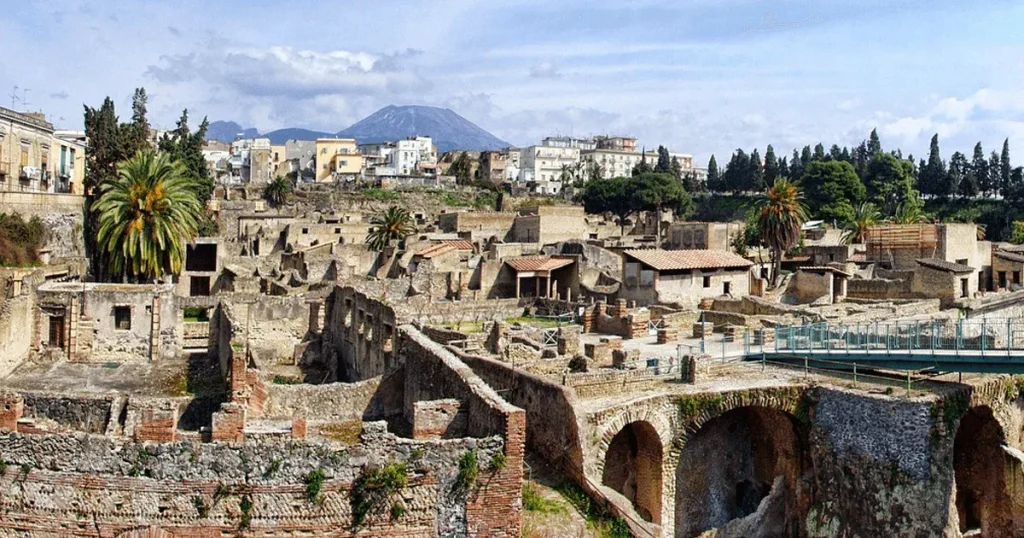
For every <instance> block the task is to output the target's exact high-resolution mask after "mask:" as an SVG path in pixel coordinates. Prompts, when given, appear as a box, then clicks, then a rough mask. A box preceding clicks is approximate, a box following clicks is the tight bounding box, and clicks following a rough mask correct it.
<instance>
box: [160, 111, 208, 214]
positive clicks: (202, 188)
mask: <svg viewBox="0 0 1024 538" xmlns="http://www.w3.org/2000/svg"><path fill="white" fill-rule="evenodd" d="M209 126H210V122H209V121H208V120H207V119H206V118H203V121H202V123H200V124H199V129H197V130H196V132H194V133H193V132H192V130H191V129H190V128H189V126H188V110H187V109H186V110H183V111H182V112H181V118H180V119H179V120H178V124H177V126H176V127H175V128H174V130H173V131H170V132H168V133H165V134H164V136H163V138H161V139H160V142H159V143H158V146H159V148H160V151H161V152H164V153H167V154H168V155H170V156H171V160H173V161H174V162H175V163H177V164H178V165H180V166H181V167H182V170H183V175H184V176H185V178H186V179H188V181H189V183H191V185H192V189H193V193H194V194H195V197H196V199H197V200H198V201H199V204H200V205H201V206H204V207H205V205H206V202H207V201H209V199H210V194H211V193H213V178H211V177H210V171H209V170H208V169H207V167H206V159H205V158H204V157H203V142H204V141H205V139H206V130H207V129H208V128H209Z"/></svg>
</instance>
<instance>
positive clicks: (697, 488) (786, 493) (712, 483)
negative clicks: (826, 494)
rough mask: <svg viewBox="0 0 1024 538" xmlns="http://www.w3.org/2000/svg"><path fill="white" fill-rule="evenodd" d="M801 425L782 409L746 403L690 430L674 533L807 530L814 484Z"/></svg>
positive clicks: (679, 472)
mask: <svg viewBox="0 0 1024 538" xmlns="http://www.w3.org/2000/svg"><path fill="white" fill-rule="evenodd" d="M806 454H807V436H806V432H805V431H804V427H803V425H801V424H800V423H798V422H797V421H796V420H795V419H794V418H793V417H792V416H791V415H789V414H788V413H785V412H783V411H779V410H775V409H769V408H765V407H740V408H737V409H733V410H731V411H728V412H726V413H723V414H722V415H720V416H718V417H716V418H713V419H711V420H709V421H708V422H707V423H706V424H704V425H703V426H702V427H701V428H700V430H698V431H697V432H696V433H694V434H693V435H691V436H690V438H689V440H688V441H687V442H686V445H685V446H684V447H683V450H682V452H681V453H680V457H679V466H678V467H677V469H676V476H675V480H676V493H675V527H676V528H675V536H676V537H677V538H692V537H695V536H698V535H701V534H702V533H704V532H706V531H708V530H711V529H723V528H727V532H726V535H728V536H745V537H747V538H756V537H765V538H767V537H769V536H771V537H779V536H803V535H805V534H806V531H805V529H804V521H805V515H806V511H807V499H808V492H807V491H804V488H805V487H806V486H804V485H802V481H801V480H800V477H801V474H802V473H803V468H804V464H805V461H806V460H807V456H806Z"/></svg>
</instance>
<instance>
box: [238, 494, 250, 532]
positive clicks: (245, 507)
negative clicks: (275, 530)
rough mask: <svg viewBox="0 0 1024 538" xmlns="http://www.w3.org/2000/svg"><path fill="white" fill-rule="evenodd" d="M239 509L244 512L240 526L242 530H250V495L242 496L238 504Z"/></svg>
mask: <svg viewBox="0 0 1024 538" xmlns="http://www.w3.org/2000/svg"><path fill="white" fill-rule="evenodd" d="M238 508H239V509H241V510H242V517H241V520H240V521H239V523H238V526H239V528H242V529H248V528H249V525H250V524H251V523H252V508H253V503H252V497H250V496H249V495H248V494H246V495H242V499H241V501H239V503H238Z"/></svg>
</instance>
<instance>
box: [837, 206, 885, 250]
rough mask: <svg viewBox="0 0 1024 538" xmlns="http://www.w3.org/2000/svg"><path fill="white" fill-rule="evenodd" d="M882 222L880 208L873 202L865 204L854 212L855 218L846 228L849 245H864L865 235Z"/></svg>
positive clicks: (851, 219)
mask: <svg viewBox="0 0 1024 538" xmlns="http://www.w3.org/2000/svg"><path fill="white" fill-rule="evenodd" d="M880 220H882V214H881V213H879V212H878V207H876V206H875V204H873V203H871V202H864V203H862V204H860V205H858V206H857V207H855V208H854V210H853V216H852V218H850V219H849V220H847V221H846V223H845V226H844V228H845V229H846V232H847V235H846V241H847V242H848V243H863V242H864V234H866V233H867V231H868V228H870V227H872V226H874V225H875V224H878V222H879V221H880Z"/></svg>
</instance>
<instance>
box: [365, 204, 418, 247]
mask: <svg viewBox="0 0 1024 538" xmlns="http://www.w3.org/2000/svg"><path fill="white" fill-rule="evenodd" d="M370 226H371V227H370V233H368V234H366V245H367V246H368V247H370V250H378V251H379V250H384V247H386V246H388V244H389V243H391V241H393V240H399V241H401V240H402V239H405V238H406V237H407V236H409V235H411V234H413V233H415V232H416V227H415V226H413V224H412V216H410V215H409V212H408V211H406V210H405V209H402V208H400V207H398V206H391V207H389V208H388V209H387V211H385V212H384V214H383V215H378V216H376V217H373V219H372V220H370Z"/></svg>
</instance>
